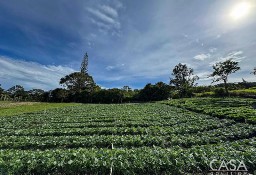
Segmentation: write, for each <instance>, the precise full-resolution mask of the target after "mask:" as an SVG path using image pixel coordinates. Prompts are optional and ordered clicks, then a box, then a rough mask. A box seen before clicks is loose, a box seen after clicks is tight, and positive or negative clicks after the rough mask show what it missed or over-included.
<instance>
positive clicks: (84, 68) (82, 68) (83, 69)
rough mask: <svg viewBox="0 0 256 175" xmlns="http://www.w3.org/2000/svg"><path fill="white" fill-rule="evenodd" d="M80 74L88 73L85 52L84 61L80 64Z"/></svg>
mask: <svg viewBox="0 0 256 175" xmlns="http://www.w3.org/2000/svg"><path fill="white" fill-rule="evenodd" d="M81 73H83V74H87V73H88V54H87V52H86V53H85V55H84V59H83V61H82V64H81Z"/></svg>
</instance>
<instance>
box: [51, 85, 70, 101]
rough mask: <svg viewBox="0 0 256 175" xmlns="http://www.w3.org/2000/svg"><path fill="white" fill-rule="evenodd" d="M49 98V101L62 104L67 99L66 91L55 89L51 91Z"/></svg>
mask: <svg viewBox="0 0 256 175" xmlns="http://www.w3.org/2000/svg"><path fill="white" fill-rule="evenodd" d="M50 97H51V101H54V102H61V103H62V102H63V101H65V100H66V98H67V97H68V91H67V90H66V89H61V88H56V89H54V90H53V91H51V94H50Z"/></svg>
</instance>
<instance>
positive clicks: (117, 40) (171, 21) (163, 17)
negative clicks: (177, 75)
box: [0, 0, 256, 90]
mask: <svg viewBox="0 0 256 175" xmlns="http://www.w3.org/2000/svg"><path fill="white" fill-rule="evenodd" d="M241 3H244V4H245V3H246V5H244V4H241ZM255 31H256V1H255V0H248V1H242V0H240V1H238V0H225V1H223V0H207V1H202V0H179V1H176V0H175V1H174V0H159V1H155V0H140V1H137V0H129V1H128V0H127V1H124V0H111V1H110V0H86V1H84V0H76V1H70V0H56V1H52V0H36V1H33V0H22V1H20V0H8V1H0V84H2V87H4V88H9V87H10V86H12V85H15V84H21V85H23V86H24V87H25V88H27V89H30V88H42V89H45V90H48V89H52V88H56V87H59V84H58V82H59V79H60V78H61V77H62V76H64V75H66V74H69V73H71V72H73V71H79V69H80V63H81V61H82V58H83V55H84V53H85V52H88V55H89V73H90V74H91V75H92V76H93V77H94V79H95V81H96V83H97V84H99V85H100V86H102V87H106V88H111V87H122V86H124V85H129V86H131V87H133V88H142V87H143V86H144V85H145V84H146V83H156V82H158V81H163V82H166V83H168V82H169V78H170V76H171V70H172V69H173V67H174V66H175V65H177V64H178V63H186V64H187V65H189V66H190V67H191V68H194V71H195V74H197V75H199V77H200V78H201V80H200V81H199V84H201V85H203V84H210V83H211V81H210V80H209V79H207V78H206V77H207V75H208V74H210V72H211V70H212V67H211V66H212V64H214V63H216V62H218V61H223V60H225V59H228V58H234V60H238V61H240V66H241V70H240V71H239V72H237V73H236V74H234V75H232V76H231V77H230V81H232V82H234V81H235V82H236V81H241V78H244V79H245V80H247V81H256V77H255V76H253V75H251V74H250V72H251V71H252V70H253V68H254V67H255V66H256V34H255Z"/></svg>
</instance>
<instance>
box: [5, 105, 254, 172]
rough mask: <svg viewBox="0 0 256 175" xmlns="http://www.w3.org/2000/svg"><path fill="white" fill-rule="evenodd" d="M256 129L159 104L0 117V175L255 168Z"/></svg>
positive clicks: (82, 108) (60, 110)
mask: <svg viewBox="0 0 256 175" xmlns="http://www.w3.org/2000/svg"><path fill="white" fill-rule="evenodd" d="M255 135H256V126H255V125H253V124H246V123H237V122H235V121H234V120H231V119H219V118H216V117H211V116H207V115H204V114H197V113H194V112H190V111H188V110H185V109H180V108H176V107H172V106H169V105H165V104H160V103H152V104H147V103H144V104H122V105H117V104H116V105H113V104H111V105H110V104H109V105H96V104H87V105H78V106H71V107H65V108H59V109H51V110H43V111H42V112H35V113H27V114H22V115H18V116H17V115H15V116H8V117H7V116H6V117H0V172H4V173H10V174H28V173H31V174H32V173H34V174H47V173H51V174H58V173H59V174H61V173H65V174H110V172H111V171H112V174H175V175H178V174H188V173H191V174H197V173H200V172H203V173H205V172H208V171H209V168H210V167H209V163H210V161H211V160H212V159H214V158H215V159H218V160H221V159H226V160H230V159H236V160H243V161H244V162H245V164H246V166H247V168H248V170H249V171H250V172H253V170H254V169H255V168H256V162H255V160H256V149H255V148H256V140H255Z"/></svg>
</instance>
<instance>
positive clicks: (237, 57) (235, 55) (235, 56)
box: [210, 50, 245, 65]
mask: <svg viewBox="0 0 256 175" xmlns="http://www.w3.org/2000/svg"><path fill="white" fill-rule="evenodd" d="M244 58H245V56H243V51H241V50H240V51H233V52H230V53H228V54H227V55H226V56H224V57H220V58H218V59H216V60H214V61H212V62H210V65H214V64H215V63H217V62H223V61H226V60H228V59H232V60H233V61H237V62H240V61H242V60H243V59H244Z"/></svg>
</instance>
